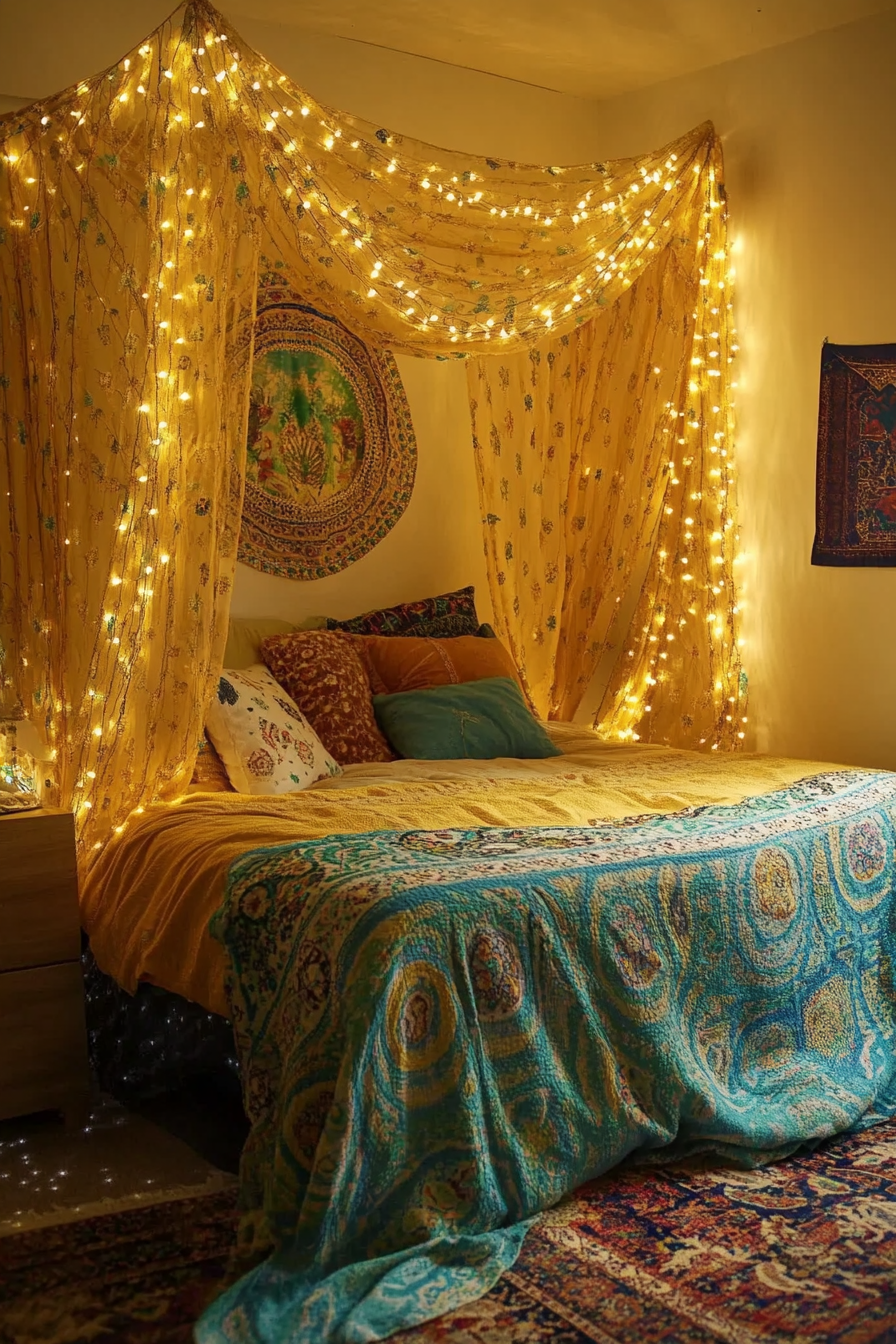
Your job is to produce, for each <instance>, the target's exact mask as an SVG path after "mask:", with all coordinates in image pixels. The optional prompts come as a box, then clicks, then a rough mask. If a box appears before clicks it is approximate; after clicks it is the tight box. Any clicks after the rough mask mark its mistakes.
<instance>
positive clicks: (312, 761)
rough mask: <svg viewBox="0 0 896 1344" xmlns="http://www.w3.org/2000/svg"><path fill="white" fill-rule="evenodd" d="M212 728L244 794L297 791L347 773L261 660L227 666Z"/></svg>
mask: <svg viewBox="0 0 896 1344" xmlns="http://www.w3.org/2000/svg"><path fill="white" fill-rule="evenodd" d="M206 731H207V733H208V735H209V737H210V738H211V740H212V742H213V743H214V746H215V747H216V749H217V751H218V752H219V754H220V756H221V759H222V760H223V762H224V766H225V768H226V770H227V774H228V776H229V778H230V781H231V783H232V784H233V786H234V788H235V789H237V790H238V791H239V792H240V793H292V792H293V791H294V790H296V789H307V788H308V786H309V784H313V783H314V782H315V780H318V779H324V778H325V777H326V776H328V775H338V774H341V773H342V769H341V767H340V766H339V765H338V764H337V762H336V761H334V759H333V757H332V756H331V755H330V753H329V752H328V751H327V749H326V748H325V746H324V745H323V743H322V742H321V740H320V738H319V737H318V736H317V733H315V731H314V729H313V728H312V727H311V725H310V723H309V722H308V720H307V719H306V718H305V716H304V715H303V714H302V712H301V710H300V709H299V707H298V706H297V705H296V704H295V703H294V702H293V701H292V700H291V699H290V697H289V696H288V695H287V694H286V693H285V692H284V690H283V688H282V686H280V685H279V684H278V683H277V682H276V681H275V680H274V678H273V677H272V676H271V674H270V672H269V671H268V669H267V668H266V667H264V666H263V665H262V664H261V663H258V664H257V665H256V666H254V667H248V668H240V669H239V670H238V671H237V670H235V669H229V670H228V669H226V668H225V670H224V672H223V673H222V674H221V679H220V681H219V682H218V691H217V694H216V695H215V697H214V698H213V700H212V703H211V705H210V706H209V710H208V714H207V716H206Z"/></svg>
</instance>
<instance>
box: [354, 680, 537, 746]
mask: <svg viewBox="0 0 896 1344" xmlns="http://www.w3.org/2000/svg"><path fill="white" fill-rule="evenodd" d="M373 707H374V710H375V712H376V717H377V721H378V722H379V725H380V727H381V728H382V730H383V732H384V733H385V734H386V736H387V737H388V739H389V741H390V742H391V743H392V746H393V747H394V748H395V750H396V751H397V752H399V753H400V754H401V755H402V756H406V757H409V758H411V759H413V760H420V761H458V760H476V761H490V760H494V759H495V758H496V757H498V756H509V757H513V758H515V759H517V760H537V759H541V758H544V757H548V756H562V755H563V753H562V752H561V750H560V748H559V747H556V746H555V745H554V743H553V742H552V741H551V739H550V738H549V737H548V735H547V733H546V732H545V730H544V728H542V726H541V724H540V723H539V722H538V720H537V719H536V718H535V717H534V715H533V714H532V713H531V712H530V711H529V709H528V708H527V706H526V703H525V701H524V700H523V695H522V692H521V690H520V688H519V686H518V685H517V684H516V682H515V681H511V680H510V679H509V678H508V677H493V678H490V679H489V680H487V681H468V682H465V683H464V684H463V685H461V686H433V687H431V688H430V689H429V690H425V691H405V692H403V693H401V694H399V695H375V696H374V697H373Z"/></svg>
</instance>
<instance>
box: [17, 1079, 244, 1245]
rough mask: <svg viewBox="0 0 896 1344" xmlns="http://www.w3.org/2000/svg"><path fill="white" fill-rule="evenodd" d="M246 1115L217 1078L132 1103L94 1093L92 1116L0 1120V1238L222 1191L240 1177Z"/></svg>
mask: <svg viewBox="0 0 896 1344" xmlns="http://www.w3.org/2000/svg"><path fill="white" fill-rule="evenodd" d="M245 1129H246V1122H245V1119H244V1117H243V1114H242V1108H241V1106H240V1104H239V1097H238V1094H236V1095H235V1094H234V1093H233V1091H232V1089H228V1088H227V1087H225V1086H223V1085H222V1084H221V1083H219V1082H217V1081H215V1080H206V1081H204V1082H201V1083H200V1082H197V1083H196V1084H194V1085H193V1086H192V1087H191V1088H189V1089H187V1090H184V1091H182V1092H181V1093H178V1094H171V1095H166V1096H164V1097H160V1098H156V1099H154V1100H152V1101H148V1102H142V1103H140V1104H139V1106H135V1107H126V1106H123V1105H121V1104H120V1103H119V1102H117V1101H114V1100H113V1099H112V1098H111V1097H105V1096H97V1098H96V1100H95V1102H94V1104H93V1106H92V1107H91V1111H90V1114H89V1117H88V1118H87V1120H86V1122H85V1123H84V1124H83V1125H81V1126H78V1127H67V1126H66V1125H65V1123H64V1122H63V1121H62V1119H61V1118H60V1117H59V1116H58V1115H54V1114H46V1115H39V1116H27V1117H23V1118H21V1119H15V1120H5V1121H2V1122H0V1237H2V1236H6V1235H10V1234H11V1233H14V1232H18V1231H21V1230H23V1229H25V1228H33V1227H42V1226H48V1225H49V1224H51V1223H60V1222H67V1221H70V1220H73V1219H76V1218H84V1217H88V1216H90V1215H91V1214H94V1213H104V1212H112V1211H113V1210H116V1209H121V1208H128V1207H132V1206H133V1205H136V1204H144V1203H155V1202H157V1201H159V1200H162V1199H172V1198H177V1197H179V1196H188V1195H195V1194H197V1193H201V1192H203V1191H212V1190H216V1189H220V1188H221V1187H222V1186H223V1185H226V1184H229V1183H231V1182H233V1181H234V1180H235V1179H236V1176H235V1173H236V1171H237V1165H238V1159H239V1151H240V1148H241V1147H242V1143H243V1138H244V1136H245Z"/></svg>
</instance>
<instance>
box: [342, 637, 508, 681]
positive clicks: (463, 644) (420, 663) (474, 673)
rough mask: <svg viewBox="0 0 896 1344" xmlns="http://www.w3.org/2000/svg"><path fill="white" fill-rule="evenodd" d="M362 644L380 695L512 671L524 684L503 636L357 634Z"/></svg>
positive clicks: (479, 679)
mask: <svg viewBox="0 0 896 1344" xmlns="http://www.w3.org/2000/svg"><path fill="white" fill-rule="evenodd" d="M350 638H351V639H352V641H353V642H354V643H355V645H356V646H357V647H358V648H359V650H360V652H361V654H362V656H363V657H364V661H365V662H366V664H367V671H368V674H369V676H370V685H371V687H372V688H373V693H374V695H396V694H398V693H400V692H402V691H423V690H426V688H427V687H429V686H456V685H458V684H459V683H461V682H464V681H485V680H486V679H487V678H491V677H510V678H511V679H512V680H513V681H515V682H516V683H517V685H519V684H520V679H519V676H518V674H517V670H516V668H515V667H514V665H513V659H512V658H511V656H510V654H509V653H508V652H507V650H506V649H505V647H504V645H503V644H502V643H501V642H500V640H498V639H480V638H479V637H478V635H456V636H455V637H454V638H452V639H428V638H418V637H417V636H413V635H351V636H350Z"/></svg>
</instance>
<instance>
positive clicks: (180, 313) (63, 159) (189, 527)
mask: <svg viewBox="0 0 896 1344" xmlns="http://www.w3.org/2000/svg"><path fill="white" fill-rule="evenodd" d="M720 168H721V159H720V154H719V147H718V141H717V138H716V136H715V133H714V132H713V130H712V128H711V127H710V126H708V125H707V126H703V127H699V128H697V129H696V130H695V131H693V132H691V133H690V134H689V135H687V136H684V137H682V138H681V139H680V140H678V141H676V142H675V144H674V145H672V146H667V147H666V148H664V149H662V150H659V151H656V152H654V153H651V154H647V155H645V156H643V157H641V158H639V159H636V160H624V161H617V162H607V163H603V164H587V165H581V166H576V167H561V166H550V165H545V166H532V165H520V164H514V163H509V162H507V161H504V160H499V159H483V158H480V157H476V156H470V155H463V154H458V153H455V152H453V151H446V150H441V149H440V150H436V149H434V148H432V147H430V146H426V145H422V144H420V143H418V142H415V141H413V140H410V139H408V138H403V137H401V136H400V135H397V134H395V133H393V132H391V131H388V130H386V129H385V128H381V127H378V126H376V125H375V124H373V123H369V122H365V121H363V120H361V119H359V118H355V117H352V116H349V115H346V114H344V113H340V112H337V111H335V110H333V109H331V108H329V107H326V106H325V105H323V104H321V103H319V102H318V101H317V100H315V99H314V98H312V97H311V95H310V94H308V93H307V92H306V91H305V90H303V89H301V88H300V87H299V86H298V85H296V84H295V83H294V82H293V81H292V80H291V79H289V78H288V77H287V76H286V75H284V74H282V73H281V72H279V71H277V70H276V69H275V67H273V66H272V65H271V64H270V63H269V62H267V61H265V60H264V59H263V58H262V57H260V56H259V55H257V54H256V53H254V52H253V51H252V50H251V49H250V48H248V47H247V46H246V44H245V43H243V42H241V41H240V39H239V38H238V37H237V36H236V35H235V34H234V33H233V31H232V29H231V27H230V26H229V25H228V23H227V21H226V20H225V19H224V18H223V17H222V16H221V15H220V14H218V13H217V12H216V11H215V10H214V9H213V8H212V7H211V6H209V5H206V4H204V3H201V2H195V3H189V4H186V5H184V6H183V7H182V8H181V9H180V10H178V11H177V12H176V13H175V14H174V15H173V16H172V17H171V18H170V19H169V20H167V21H166V23H165V24H163V25H162V26H161V27H160V28H159V30H158V31H157V32H156V33H155V34H153V35H152V36H151V37H150V38H149V39H147V40H146V41H145V42H142V43H140V44H139V46H138V47H136V48H135V49H134V50H133V51H131V52H130V53H129V54H128V55H127V56H126V57H124V58H123V59H122V60H120V61H119V62H117V63H116V64H115V65H114V66H112V67H110V69H108V70H107V71H104V72H103V73H101V74H100V75H97V76H95V77H92V78H90V79H88V80H84V81H83V82H81V83H80V84H78V85H76V86H73V87H72V88H70V89H68V90H66V91H64V92H63V93H61V94H59V95H57V96H56V97H54V98H51V99H46V100H43V101H42V102H40V103H37V104H34V105H32V106H31V107H29V108H28V109H26V110H25V111H24V112H23V113H21V114H15V115H13V116H7V117H5V118H3V119H2V120H0V262H2V276H3V285H2V289H0V305H2V312H0V318H2V325H3V326H4V328H5V331H4V333H3V334H2V335H0V412H2V414H3V415H4V417H5V423H6V426H7V428H8V429H9V430H10V433H9V436H8V437H9V440H10V442H9V446H8V447H7V450H6V451H7V466H8V469H9V477H10V482H11V488H10V490H9V493H8V494H7V495H6V497H5V499H4V500H0V510H2V511H3V516H2V518H0V522H2V524H3V526H4V529H5V530H4V536H5V537H6V538H9V540H8V541H2V542H0V546H3V547H4V549H3V571H4V572H3V582H2V585H0V630H2V634H0V638H2V640H3V644H4V647H5V648H6V649H7V651H8V655H11V656H7V658H6V660H5V662H4V664H3V667H4V672H3V675H4V678H5V680H6V681H7V682H8V683H10V684H15V685H16V686H17V688H19V689H20V690H23V691H24V693H25V694H24V697H23V698H24V699H25V701H26V703H27V706H28V712H29V713H30V714H31V716H32V717H33V718H34V719H35V720H36V721H37V722H38V723H39V725H40V726H41V727H42V729H43V730H44V732H45V733H46V735H47V737H48V739H49V742H50V746H51V748H52V749H53V751H54V753H55V769H54V785H53V787H52V788H51V789H50V790H49V796H50V798H51V800H52V801H56V802H59V803H61V804H63V805H66V806H68V805H69V804H70V805H71V806H72V807H73V808H74V810H75V813H76V817H77V820H78V828H79V835H80V838H81V842H82V846H83V848H84V852H85V853H86V854H87V856H88V857H87V861H88V862H89V855H90V854H92V853H93V852H95V850H96V849H98V848H100V847H101V846H102V845H103V843H104V842H105V841H106V840H107V839H108V838H109V837H110V836H111V835H114V834H115V833H120V831H121V829H122V828H123V826H124V825H125V824H126V821H127V818H128V816H129V815H130V814H131V812H132V810H133V809H134V807H135V805H138V806H140V807H143V806H145V805H146V804H148V803H149V802H151V801H152V800H153V799H155V798H165V797H171V796H175V795H176V794H177V793H178V792H179V791H180V790H181V789H182V787H183V785H184V784H185V783H186V780H187V778H188V773H189V770H190V769H191V767H192V763H193V759H194V758H195V750H196V742H197V740H198V737H199V735H200V733H201V731H202V711H203V707H204V705H205V703H207V700H208V698H209V697H210V694H211V691H212V688H213V685H214V679H215V675H216V672H217V668H218V667H219V666H220V659H221V656H222V653H223V644H224V640H225V635H226V621H227V615H228V610H229V592H230V588H231V585H232V579H233V572H234V566H235V554H236V539H237V533H238V527H239V508H240V499H241V489H242V473H243V469H244V462H245V415H246V407H247V404H248V397H247V395H246V391H247V378H248V368H247V363H246V351H247V350H250V349H251V339H249V338H247V335H246V333H247V331H250V330H251V324H252V320H253V304H254V288H255V272H256V266H257V258H258V256H259V254H260V253H261V252H267V253H269V254H270V253H273V254H277V253H278V252H279V254H280V255H282V256H283V257H284V258H286V259H287V261H288V264H289V266H290V269H291V272H292V274H293V276H294V277H296V279H297V280H298V282H299V283H301V285H302V287H303V291H304V292H305V293H306V294H307V297H308V300H309V302H311V303H313V304H315V305H316V306H319V307H321V308H322V309H323V310H325V311H327V312H329V313H331V314H333V315H334V316H335V317H338V318H339V319H340V320H342V321H344V322H345V323H346V325H348V326H349V327H350V328H351V329H352V330H354V331H356V332H357V333H358V334H359V335H360V336H361V337H362V338H365V339H369V340H372V341H378V342H380V343H383V344H387V345H388V346H390V347H391V348H392V349H395V350H399V351H406V352H409V353H414V354H418V355H429V356H436V357H449V358H450V357H462V356H465V355H467V354H469V353H473V352H476V353H480V354H482V353H491V352H493V351H495V350H500V349H506V350H511V351H512V350H514V349H521V348H526V347H528V346H530V345H533V344H535V343H537V342H539V341H542V340H544V339H545V338H546V337H553V336H556V335H559V334H562V333H563V332H564V331H571V330H573V329H574V328H575V327H576V326H577V325H579V324H581V323H582V322H585V321H588V320H589V319H591V318H592V317H598V318H599V315H600V313H601V311H602V310H603V309H604V308H605V307H607V305H609V304H612V303H613V302H614V301H615V299H616V298H617V297H618V296H619V295H620V294H622V293H624V292H625V291H626V290H627V289H628V288H629V287H630V286H631V285H632V284H633V283H634V282H635V280H636V279H637V278H638V277H639V276H640V275H642V274H643V273H644V272H645V270H646V268H648V267H649V266H650V264H651V262H652V261H653V260H655V259H656V257H657V256H658V255H659V253H660V252H661V251H662V250H663V249H666V248H673V249H675V250H676V252H677V253H678V254H680V258H681V264H682V265H683V266H687V265H692V266H696V267H697V268H698V269H699V271H700V289H701V296H700V298H699V300H698V302H697V304H696V308H695V314H694V317H693V318H692V319H689V320H692V321H693V323H694V333H693V334H694V340H693V345H694V350H695V354H694V356H693V360H694V361H700V362H693V363H692V365H691V366H690V368H689V376H688V379H687V385H686V387H684V388H683V391H682V397H681V399H680V401H678V402H676V403H675V404H674V405H673V406H670V407H669V424H668V426H666V428H667V429H668V431H669V433H668V438H669V458H668V460H669V466H668V469H667V470H668V479H667V483H666V499H667V502H666V504H665V505H664V509H665V510H666V512H664V513H663V514H662V516H661V518H660V520H659V525H658V526H659V533H658V536H659V545H658V551H661V552H663V563H662V565H661V566H660V567H659V568H658V572H657V575H656V585H655V587H654V589H653V590H652V591H651V592H650V594H649V595H648V596H646V597H645V600H644V602H643V603H642V604H641V608H640V609H639V612H638V614H637V617H636V620H635V622H634V623H633V627H632V629H633V630H637V631H638V632H639V633H637V635H636V636H635V637H632V638H630V639H629V641H628V643H629V648H628V650H627V651H626V655H627V656H626V657H625V658H623V659H621V660H620V667H621V670H620V672H619V675H618V676H617V677H616V678H615V679H614V682H613V684H612V685H611V692H610V702H611V705H610V712H609V713H608V714H607V715H606V716H605V718H604V721H603V723H602V730H605V731H607V732H610V733H612V734H615V735H622V736H623V737H631V738H633V739H635V738H639V737H640V738H641V739H642V740H643V739H647V738H649V737H650V736H651V735H652V734H653V735H655V734H656V733H657V732H660V730H661V727H662V720H663V711H662V705H663V702H664V695H666V689H667V688H668V687H669V686H670V685H671V683H672V682H673V680H677V681H678V683H679V684H680V685H685V684H686V685H687V686H688V688H689V690H688V693H690V688H691V682H692V678H691V679H690V680H689V677H688V676H687V675H686V672H687V668H686V661H687V660H685V659H684V658H683V656H681V657H679V654H678V651H676V653H675V654H674V656H672V655H670V650H669V649H665V648H664V649H662V650H660V649H659V647H658V646H659V644H660V643H661V642H662V643H665V644H668V645H671V644H672V643H673V642H674V641H675V640H677V641H679V643H680V644H684V643H686V642H687V640H688V639H689V640H698V639H699V640H700V641H702V647H703V648H704V652H705V656H701V658H700V659H696V660H692V661H694V662H697V663H699V664H700V667H701V675H703V673H705V671H706V667H707V666H709V664H711V667H712V687H713V689H711V690H708V688H707V686H701V687H700V688H699V695H700V696H705V695H706V694H707V693H708V694H710V695H711V698H712V704H713V709H714V714H715V718H714V719H713V724H712V730H711V732H710V733H709V734H708V736H710V737H712V739H713V740H712V741H711V742H709V741H707V744H706V745H708V746H720V747H721V746H729V745H731V744H732V743H736V742H738V741H739V740H741V738H740V737H739V734H741V733H743V732H744V731H745V730H744V727H743V724H744V722H745V714H744V712H743V711H744V696H745V682H744V678H743V675H742V672H741V668H740V655H739V648H738V639H739V636H738V633H737V624H738V614H739V606H738V599H737V593H736V586H735V561H736V533H737V524H736V511H735V505H734V490H735V478H734V462H733V442H732V433H733V423H732V419H731V413H732V411H731V401H730V385H731V380H730V364H729V361H730V359H731V358H732V357H733V353H734V343H733V340H732V337H731V334H730V333H731V306H730V305H731V288H730V282H731V268H730V264H729V261H728V250H727V241H726V209H725V202H724V196H723V192H722V189H721V181H720ZM23 360H24V361H25V363H26V365H27V367H28V368H29V375H28V377H29V378H30V380H31V385H32V386H33V388H34V389H35V390H36V395H34V396H30V395H29V394H28V389H27V386H26V387H23V385H22V379H21V373H20V371H19V372H17V370H20V369H21V367H22V362H23ZM20 440H21V441H20ZM20 449H22V450H25V452H24V453H20V452H19V450H20ZM26 457H27V460H28V462H29V463H30V466H29V469H28V471H26V470H25V466H24V461H25V458H26ZM668 510H671V512H668ZM686 519H693V522H686V521H685V520H686ZM26 535H27V537H28V539H29V540H28V543H27V546H26V544H25V542H24V541H22V538H23V537H25V536H26ZM704 543H705V544H704ZM29 547H30V549H28V548H29ZM685 561H687V563H685ZM7 575H8V576H9V577H8V578H7ZM673 595H674V596H673ZM685 596H686V597H687V600H688V606H687V608H682V603H683V601H684V598H685ZM691 607H693V612H691V611H690V608H691ZM710 618H711V619H710ZM670 626H675V629H674V630H673V629H670ZM698 627H699V632H698ZM685 631H686V632H687V637H685ZM670 634H673V635H674V640H671V641H670V640H669V635H670ZM663 654H665V657H663V656H662V655H663ZM707 659H708V660H709V663H707ZM623 664H627V666H622V665H623ZM673 671H674V677H673ZM666 698H667V699H668V698H669V697H668V696H666ZM605 703H607V702H605ZM716 710H717V711H718V712H717V713H716ZM667 728H668V725H667ZM163 740H164V746H163V745H161V743H162V741H163Z"/></svg>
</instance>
